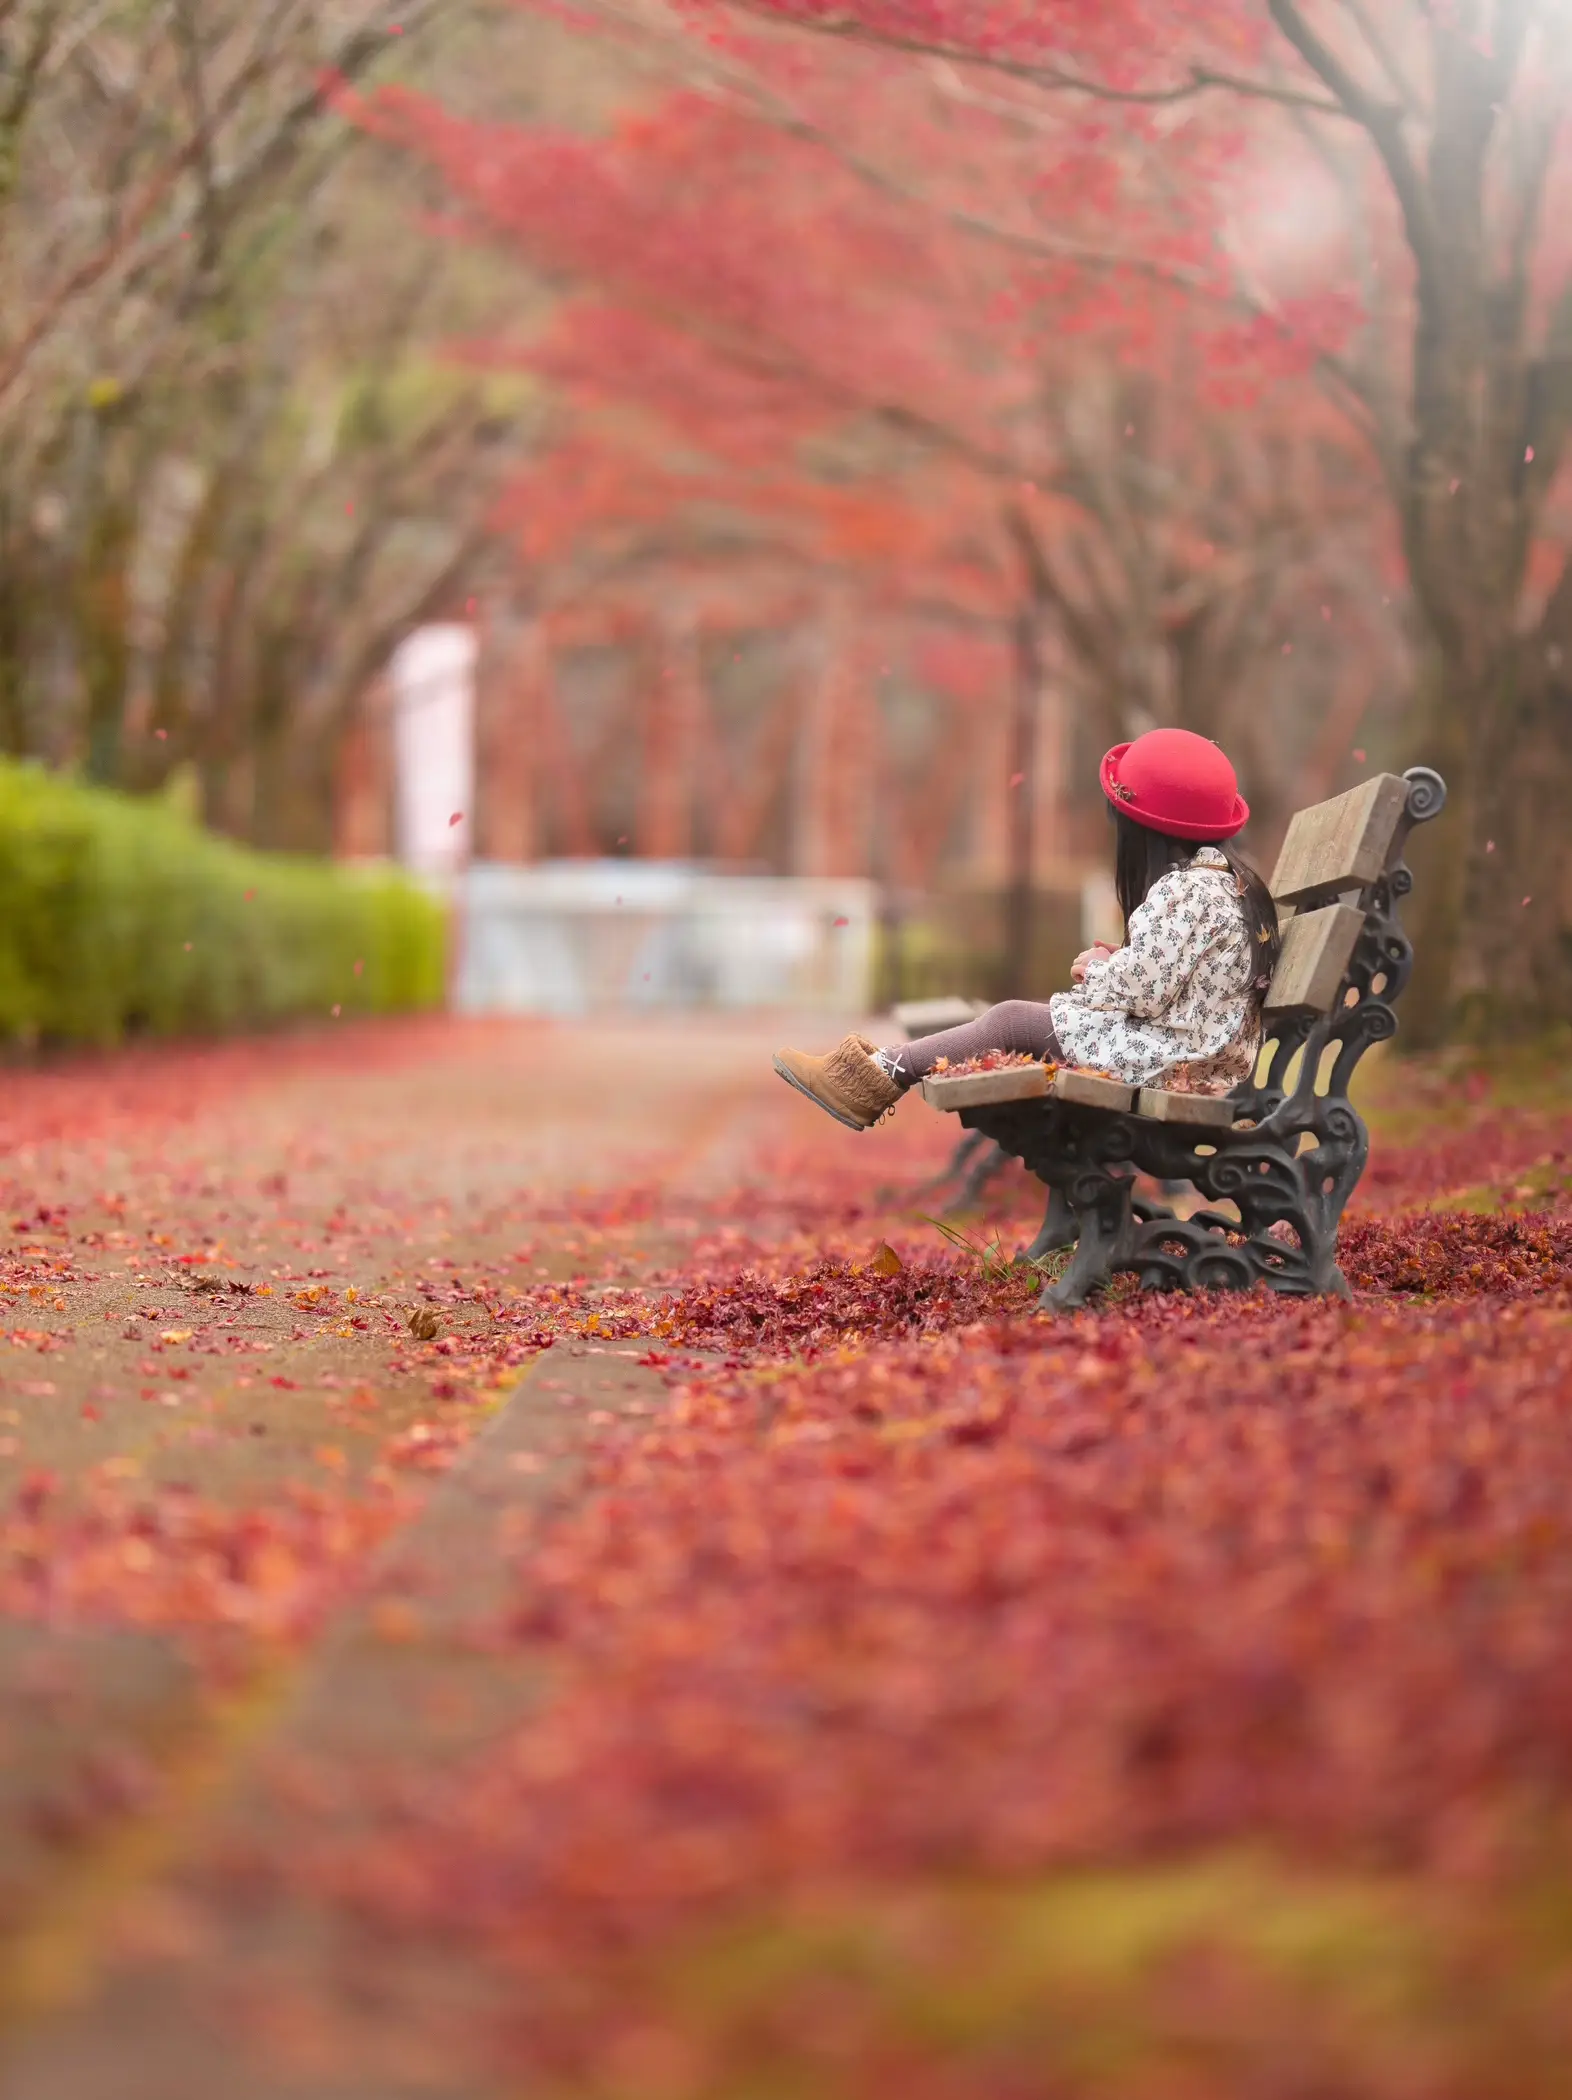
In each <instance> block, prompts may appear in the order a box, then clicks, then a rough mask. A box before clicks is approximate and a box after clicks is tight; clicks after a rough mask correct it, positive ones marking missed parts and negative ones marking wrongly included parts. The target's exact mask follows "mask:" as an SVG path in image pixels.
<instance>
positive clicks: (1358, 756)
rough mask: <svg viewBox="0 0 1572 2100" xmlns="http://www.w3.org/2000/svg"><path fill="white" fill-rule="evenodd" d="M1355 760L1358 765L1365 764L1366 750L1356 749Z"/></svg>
mask: <svg viewBox="0 0 1572 2100" xmlns="http://www.w3.org/2000/svg"><path fill="white" fill-rule="evenodd" d="M1354 762H1355V764H1356V765H1361V766H1362V765H1363V764H1364V762H1365V754H1364V752H1363V751H1359V750H1356V751H1355V753H1354Z"/></svg>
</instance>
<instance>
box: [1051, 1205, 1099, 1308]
mask: <svg viewBox="0 0 1572 2100" xmlns="http://www.w3.org/2000/svg"><path fill="white" fill-rule="evenodd" d="M1118 1242H1119V1235H1118V1234H1117V1233H1110V1232H1108V1231H1107V1230H1106V1229H1105V1226H1104V1222H1103V1220H1102V1219H1101V1218H1100V1217H1099V1216H1098V1215H1097V1213H1096V1212H1095V1211H1093V1212H1090V1213H1089V1214H1088V1215H1087V1216H1086V1217H1084V1218H1082V1220H1081V1225H1080V1235H1079V1237H1078V1239H1077V1241H1076V1245H1075V1253H1074V1254H1073V1255H1072V1256H1071V1258H1070V1266H1069V1267H1068V1268H1067V1269H1066V1270H1065V1272H1064V1274H1063V1275H1062V1276H1061V1277H1059V1279H1058V1280H1057V1282H1054V1283H1045V1284H1044V1285H1043V1287H1042V1291H1041V1294H1040V1295H1039V1297H1038V1300H1037V1311H1038V1314H1039V1315H1043V1314H1047V1313H1060V1312H1074V1311H1075V1309H1076V1308H1077V1307H1078V1306H1081V1305H1084V1304H1085V1303H1086V1301H1087V1299H1088V1298H1089V1297H1090V1296H1091V1294H1092V1292H1093V1291H1096V1290H1100V1289H1101V1288H1102V1286H1103V1285H1104V1284H1105V1283H1106V1282H1107V1281H1108V1278H1109V1274H1110V1264H1111V1263H1112V1261H1113V1257H1114V1253H1115V1251H1116V1249H1117V1246H1118Z"/></svg>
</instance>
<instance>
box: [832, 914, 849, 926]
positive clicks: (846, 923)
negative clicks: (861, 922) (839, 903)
mask: <svg viewBox="0 0 1572 2100" xmlns="http://www.w3.org/2000/svg"><path fill="white" fill-rule="evenodd" d="M830 923H831V924H832V925H834V926H849V925H850V924H851V920H850V919H848V918H846V917H844V916H842V917H841V918H838V919H833V920H832V921H831V922H830Z"/></svg>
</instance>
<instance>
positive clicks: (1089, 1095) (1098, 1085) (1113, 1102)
mask: <svg viewBox="0 0 1572 2100" xmlns="http://www.w3.org/2000/svg"><path fill="white" fill-rule="evenodd" d="M1053 1096H1054V1099H1055V1100H1056V1101H1074V1102H1077V1103H1078V1104H1079V1105H1080V1106H1081V1107H1082V1108H1119V1109H1125V1108H1129V1107H1131V1106H1132V1105H1133V1103H1134V1101H1135V1088H1134V1087H1133V1086H1126V1084H1125V1083H1124V1081H1123V1080H1122V1079H1099V1078H1097V1077H1096V1075H1095V1074H1094V1073H1091V1072H1055V1074H1054V1076H1053Z"/></svg>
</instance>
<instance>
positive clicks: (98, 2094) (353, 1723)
mask: <svg viewBox="0 0 1572 2100" xmlns="http://www.w3.org/2000/svg"><path fill="white" fill-rule="evenodd" d="M633 1356H634V1352H632V1351H631V1350H630V1351H626V1352H623V1353H618V1352H615V1351H610V1350H608V1351H599V1350H595V1351H590V1350H587V1349H573V1350H572V1351H564V1352H561V1353H560V1354H559V1353H558V1352H553V1353H552V1354H551V1355H550V1356H548V1357H545V1358H542V1359H540V1360H539V1361H538V1362H537V1364H536V1365H535V1366H534V1367H533V1370H532V1372H531V1374H530V1375H529V1376H527V1377H526V1379H525V1380H524V1381H523V1382H522V1383H521V1385H520V1388H519V1389H518V1391H517V1392H516V1394H515V1395H514V1397H513V1398H512V1399H511V1401H510V1402H509V1403H508V1405H507V1406H506V1407H505V1408H504V1409H503V1410H502V1412H501V1413H500V1414H499V1415H498V1416H497V1417H496V1419H495V1420H494V1421H493V1422H492V1424H491V1425H490V1427H489V1428H488V1429H487V1430H486V1431H485V1432H484V1433H483V1434H482V1435H481V1436H480V1437H479V1438H478V1439H477V1440H476V1442H475V1443H474V1444H472V1445H471V1446H470V1447H469V1449H468V1450H467V1452H466V1453H465V1454H464V1457H463V1458H462V1460H461V1461H460V1462H459V1464H458V1465H457V1466H456V1467H455V1469H454V1470H453V1471H452V1472H451V1473H450V1474H448V1475H447V1476H445V1478H444V1479H443V1481H442V1482H441V1484H440V1485H439V1486H438V1488H437V1489H436V1490H435V1491H434V1493H433V1494H432V1496H431V1498H430V1500H429V1501H428V1503H427V1505H426V1508H425V1509H424V1511H423V1512H422V1514H421V1516H420V1517H419V1519H418V1520H417V1521H416V1522H415V1523H414V1524H412V1525H411V1527H410V1528H409V1529H408V1530H407V1531H406V1532H404V1533H401V1534H400V1535H399V1537H398V1538H397V1539H396V1540H395V1541H394V1542H393V1543H392V1544H391V1545H390V1546H389V1547H388V1548H387V1549H386V1550H385V1551H384V1553H383V1554H382V1555H381V1556H380V1558H379V1563H378V1565H377V1568H376V1570H375V1571H374V1574H373V1576H372V1578H371V1580H370V1581H369V1582H368V1584H367V1586H366V1590H365V1592H364V1594H363V1595H362V1596H360V1597H359V1598H358V1599H357V1600H356V1602H355V1604H354V1606H353V1607H352V1608H351V1609H349V1610H347V1611H346V1612H345V1613H344V1614H342V1616H341V1617H340V1618H339V1619H338V1620H337V1621H335V1623H334V1624H333V1625H332V1626H331V1627H330V1628H329V1629H328V1630H327V1631H326V1633H325V1634H324V1636H323V1637H322V1639H321V1640H320V1641H319V1642H318V1643H317V1644H316V1645H315V1647H314V1648H313V1650H312V1652H311V1654H310V1656H309V1658H307V1659H305V1660H304V1661H303V1663H302V1665H301V1667H300V1668H299V1670H298V1672H297V1673H296V1674H295V1675H294V1677H293V1678H292V1679H291V1680H290V1681H289V1682H288V1683H287V1684H286V1685H284V1686H282V1687H280V1688H279V1689H278V1690H277V1691H276V1692H275V1693H274V1695H273V1699H272V1702H271V1705H272V1711H271V1714H270V1717H269V1720H268V1722H267V1724H266V1726H265V1727H263V1728H261V1729H259V1730H258V1731H256V1733H255V1734H254V1736H253V1739H252V1740H251V1741H250V1743H249V1744H248V1745H247V1746H246V1748H245V1750H244V1752H243V1754H242V1755H241V1756H240V1757H239V1758H238V1759H237V1761H236V1763H235V1766H234V1768H233V1769H232V1770H231V1771H230V1773H229V1774H228V1775H227V1777H226V1779H225V1780H224V1782H223V1783H222V1784H221V1786H220V1787H219V1788H218V1789H217V1790H216V1792H215V1793H214V1794H213V1796H212V1798H210V1799H209V1800H208V1802H207V1803H206V1804H205V1807H201V1808H199V1809H198V1811H197V1812H196V1813H195V1814H194V1815H192V1814H190V1813H187V1814H184V1815H182V1816H180V1818H179V1823H180V1827H179V1829H178V1831H176V1832H173V1833H171V1834H170V1837H169V1842H168V1848H167V1858H166V1859H165V1861H164V1862H163V1865H162V1871H160V1872H159V1873H158V1874H157V1875H156V1876H155V1877H153V1878H152V1879H151V1880H150V1882H149V1883H148V1884H147V1885H144V1886H141V1887H136V1888H133V1889H130V1890H128V1891H126V1892H124V1893H123V1895H122V1896H121V1898H120V1900H119V1902H118V1904H116V1905H115V1906H114V1908H113V1911H112V1914H111V1915H109V1916H107V1917H105V1916H101V1917H100V1919H99V1924H100V1927H101V1941H100V1945H101V1948H102V1955H101V1959H100V1962H99V1963H98V1965H96V1966H94V1967H89V1966H88V1965H87V1950H86V1949H82V1950H81V1952H82V1955H83V1962H84V1966H83V1969H82V1972H81V1974H80V1976H79V1977H78V1978H77V1979H75V1981H76V1988H75V1989H74V1990H70V1991H65V1992H63V1994H62V1999H61V2002H59V2003H58V2004H57V2005H56V2006H55V2007H53V2008H52V2012H51V2015H50V2016H49V2017H46V2018H45V2019H43V2020H42V2021H41V2022H40V2023H39V2025H38V2026H37V2027H36V2028H35V2030H34V2031H33V2032H32V2033H30V2034H28V2035H26V2036H24V2037H23V2038H22V2039H21V2040H20V2041H19V2042H18V2043H16V2044H15V2045H14V2047H13V2049H12V2051H11V2052H10V2054H9V2056H8V2057H6V2058H4V2059H0V2096H3V2100H210V2096H212V2095H215V2094H217V2093H220V2092H222V2093H223V2094H224V2095H225V2100H286V2096H290V2100H295V2096H298V2100H381V2096H387V2100H393V2096H394V2095H404V2094H409V2095H416V2094H420V2095H430V2096H445V2095H448V2094H451V2095H453V2100H459V2096H460V2095H462V2096H464V2100H471V2096H474V2100H479V2094H478V2091H477V2088H476V2087H475V2086H474V2085H473V2083H461V2084H454V2083H453V2082H452V2079H453V2069H452V2067H453V2066H454V2064H456V2063H457V2064H462V2063H463V2061H464V2056H465V2048H464V2038H465V2032H466V2030H467V2029H468V2028H469V2027H471V2026H472V2025H473V2023H474V2022H475V2021H476V2019H477V2018H478V2017H479V2015H480V2013H481V2012H482V2011H483V2010H490V2011H492V2012H493V2013H494V2012H495V2010H496V2007H495V2005H494V2004H490V2003H489V2002H488V2001H489V1996H490V1992H491V1990H492V1989H493V1986H492V1985H491V1984H490V1983H489V1982H488V1980H487V1979H486V1978H485V1977H484V1976H482V1975H478V1974H475V1973H473V1972H472V1971H470V1970H468V1969H466V1968H463V1967H460V1966H458V1965H455V1964H453V1963H451V1962H447V1961H445V1960H444V1959H443V1957H442V1950H440V1949H438V1948H433V1947H430V1946H426V1947H422V1948H420V1949H418V1950H405V1951H404V1952H403V1954H402V1955H399V1954H397V1953H395V1952H394V1951H392V1950H391V1949H390V1947H389V1944H388V1942H387V1941H386V1939H385V1938H382V1937H369V1936H368V1937H367V1938H366V1939H365V1940H363V1941H359V1942H357V1940H356V1939H355V1937H354V1936H353V1933H352V1931H350V1930H349V1929H348V1928H346V1927H345V1925H344V1923H343V1921H342V1920H341V1919H338V1920H335V1921H334V1922H333V1923H332V1924H331V1925H329V1924H328V1923H327V1922H326V1921H324V1919H323V1918H322V1917H321V1916H319V1915H317V1914H315V1913H314V1912H313V1911H312V1909H311V1908H310V1907H309V1906H308V1905H307V1904H306V1903H304V1902H296V1903H292V1904H291V1905H290V1906H289V1907H288V1908H287V1909H286V1910H283V1911H279V1910H275V1909H269V1910H265V1911H264V1910H262V1909H260V1908H258V1909H251V1908H249V1907H247V1906H246V1905H244V1904H237V1903H236V1901H235V1900H234V1897H235V1891H234V1883H233V1880H232V1878H231V1876H232V1874H233V1871H234V1865H235V1862H236V1861H237V1860H240V1859H243V1858H244V1857H245V1856H246V1855H247V1854H248V1853H249V1852H251V1851H252V1850H253V1849H254V1848H255V1847H256V1846H258V1844H263V1845H266V1846H272V1845H274V1844H277V1845H280V1846H293V1845H301V1844H309V1842H310V1840H311V1834H312V1831H313V1830H314V1829H316V1828H320V1827H321V1825H322V1823H323V1822H324V1821H326V1822H327V1823H328V1824H330V1825H331V1826H332V1827H334V1828H335V1829H336V1830H340V1831H341V1830H342V1829H344V1828H345V1827H347V1826H348V1825H351V1824H352V1823H353V1822H354V1821H355V1819H356V1806H357V1804H356V1792H355V1774H356V1770H357V1767H359V1768H363V1767H364V1764H365V1763H366V1762H367V1761H374V1762H375V1765H376V1767H377V1769H378V1771H379V1775H380V1777H381V1780H382V1789H383V1793H384V1795H385V1792H386V1786H387V1780H388V1775H389V1774H390V1773H392V1774H394V1775H395V1783H396V1774H397V1772H398V1771H399V1770H400V1769H402V1770H403V1771H404V1772H405V1773H406V1774H407V1775H408V1778H409V1781H410V1783H412V1784H418V1783H419V1778H420V1775H421V1774H422V1773H424V1772H429V1771H430V1770H431V1769H433V1767H434V1766H437V1765H440V1764H441V1763H443V1762H445V1761H448V1760H450V1759H455V1758H458V1757H461V1756H463V1755H465V1754H466V1753H469V1752H471V1751H473V1750H475V1749H477V1748H479V1747H480V1746H482V1745H483V1744H484V1743H485V1741H486V1740H487V1739H488V1738H490V1737H491V1736H493V1735H494V1734H495V1733H496V1732H498V1731H500V1730H503V1729H506V1728H508V1727H510V1726H512V1725H515V1724H516V1723H517V1722H518V1721H519V1720H520V1719H521V1718H523V1717H524V1716H525V1715H527V1713H528V1711H529V1709H530V1707H531V1705H532V1704H533V1703H534V1701H535V1700H536V1699H537V1698H538V1696H539V1692H540V1685H539V1681H538V1678H537V1677H536V1675H535V1673H534V1672H532V1671H531V1670H530V1669H529V1668H528V1666H525V1665H520V1664H518V1663H516V1662H514V1661H512V1660H511V1659H510V1660H508V1661H505V1662H504V1663H502V1664H501V1665H500V1666H499V1663H498V1659H497V1658H496V1657H495V1656H494V1655H492V1654H489V1653H487V1652H486V1651H485V1650H484V1649H483V1648H478V1647H477V1646H476V1645H474V1643H473V1642H472V1641H471V1640H470V1638H469V1636H470V1635H471V1634H472V1633H473V1632H474V1631H476V1630H477V1629H479V1628H480V1627H482V1626H484V1625H485V1623H486V1622H487V1620H488V1618H489V1617H491V1616H492V1615H494V1613H495V1610H496V1608H497V1606H498V1605H499V1603H500V1602H501V1600H502V1597H503V1594H504V1590H503V1582H502V1570H503V1569H504V1567H505V1566H506V1557H507V1553H508V1548H509V1544H510V1542H516V1541H517V1539H518V1537H519V1534H520V1530H521V1526H522V1524H523V1523H526V1522H527V1521H528V1519H529V1518H530V1516H531V1515H532V1514H533V1513H535V1512H536V1511H538V1510H539V1509H540V1508H541V1507H542V1505H544V1504H548V1503H549V1502H550V1501H551V1500H552V1499H554V1498H557V1497H560V1496H561V1495H563V1494H565V1493H569V1492H571V1490H572V1485H573V1481H574V1477H575V1475H576V1472H577V1470H578V1467H579V1465H580V1463H581V1459H582V1453H583V1449H584V1421H585V1418H586V1417H587V1416H588V1415H590V1414H592V1413H593V1414H595V1415H598V1416H602V1417H609V1418H610V1419H611V1421H612V1422H616V1421H618V1420H619V1419H620V1421H621V1422H622V1423H623V1424H629V1423H632V1422H635V1421H637V1420H641V1419H644V1418H646V1417H647V1416H648V1414H649V1412H650V1411H651V1410H652V1409H654V1408H657V1407H659V1406H661V1405H663V1404H664V1402H665V1399H666V1390H665V1387H664V1385H663V1384H662V1382H661V1380H660V1379H659V1378H658V1377H657V1376H656V1375H655V1373H654V1372H652V1371H650V1370H647V1369H644V1368H643V1367H641V1366H640V1365H639V1364H638V1363H637V1362H636V1361H634V1360H633Z"/></svg>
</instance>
